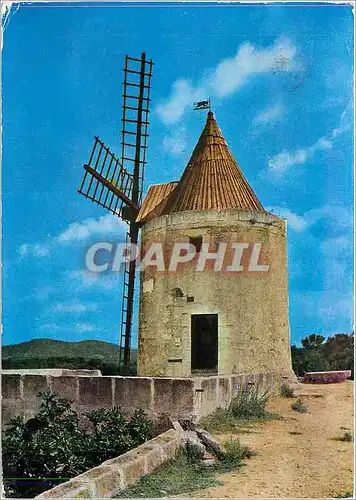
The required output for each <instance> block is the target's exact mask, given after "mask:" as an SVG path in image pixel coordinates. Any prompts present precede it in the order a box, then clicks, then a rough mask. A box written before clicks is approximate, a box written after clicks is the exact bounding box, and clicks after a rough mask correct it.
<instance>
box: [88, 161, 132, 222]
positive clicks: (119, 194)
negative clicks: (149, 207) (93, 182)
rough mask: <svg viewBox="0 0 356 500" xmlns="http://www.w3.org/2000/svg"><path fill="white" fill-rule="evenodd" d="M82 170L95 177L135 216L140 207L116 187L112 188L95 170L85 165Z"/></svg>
mask: <svg viewBox="0 0 356 500" xmlns="http://www.w3.org/2000/svg"><path fill="white" fill-rule="evenodd" d="M84 169H85V170H86V171H87V172H89V173H90V174H91V175H92V176H93V177H95V179H97V180H98V181H99V182H100V183H101V184H102V185H103V186H105V187H106V188H107V189H108V190H109V191H111V192H112V193H113V194H115V195H116V196H117V197H118V198H120V200H122V201H123V202H124V203H126V205H128V206H129V207H130V208H132V210H134V212H135V213H136V215H137V214H138V212H139V209H140V207H139V206H138V205H137V204H136V203H134V202H133V201H131V200H130V198H128V197H127V196H126V195H125V193H123V192H122V191H120V189H118V188H117V187H116V186H114V185H113V184H111V182H109V181H108V180H107V179H105V177H103V176H102V175H101V174H100V173H99V172H97V171H96V170H94V169H93V168H92V167H91V166H90V165H86V164H85V165H84Z"/></svg>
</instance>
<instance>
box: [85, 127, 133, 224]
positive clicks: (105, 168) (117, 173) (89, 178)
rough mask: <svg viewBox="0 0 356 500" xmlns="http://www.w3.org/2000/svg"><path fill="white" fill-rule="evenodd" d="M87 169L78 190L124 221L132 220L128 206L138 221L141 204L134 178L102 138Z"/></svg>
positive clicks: (98, 141)
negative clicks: (136, 199) (135, 197)
mask: <svg viewBox="0 0 356 500" xmlns="http://www.w3.org/2000/svg"><path fill="white" fill-rule="evenodd" d="M84 170H85V173H84V177H83V180H82V184H81V186H80V189H78V192H79V193H80V194H82V195H83V196H85V197H86V198H89V199H90V200H91V201H94V202H95V203H97V204H98V205H100V206H102V207H104V208H106V209H107V210H109V211H110V212H112V213H113V214H116V215H117V216H119V217H121V218H123V219H127V218H128V215H127V210H126V212H125V211H124V209H125V207H126V206H128V207H130V208H131V210H132V212H133V215H132V218H134V215H135V214H136V213H137V210H138V205H137V204H136V203H133V202H132V188H133V175H132V174H130V173H129V172H127V170H125V169H124V168H123V166H122V164H121V162H120V161H119V160H118V158H116V156H115V155H114V154H113V153H112V152H111V151H110V149H109V148H107V147H106V146H105V144H104V143H103V142H102V141H101V140H100V139H99V137H95V141H94V146H93V149H92V152H91V155H90V158H89V161H88V163H87V164H85V165H84Z"/></svg>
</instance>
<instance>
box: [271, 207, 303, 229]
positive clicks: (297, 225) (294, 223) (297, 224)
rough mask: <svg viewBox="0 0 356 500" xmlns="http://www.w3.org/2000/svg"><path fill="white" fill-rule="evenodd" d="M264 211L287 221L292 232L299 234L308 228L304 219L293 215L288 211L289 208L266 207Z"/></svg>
mask: <svg viewBox="0 0 356 500" xmlns="http://www.w3.org/2000/svg"><path fill="white" fill-rule="evenodd" d="M266 210H267V211H268V212H272V213H275V214H276V215H278V217H281V218H282V219H287V220H288V227H290V228H291V229H293V230H294V231H297V232H301V231H304V230H305V229H306V228H307V227H308V226H309V223H308V221H307V220H306V218H305V217H303V216H301V215H297V214H295V213H294V212H292V211H291V210H289V208H284V207H267V208H266Z"/></svg>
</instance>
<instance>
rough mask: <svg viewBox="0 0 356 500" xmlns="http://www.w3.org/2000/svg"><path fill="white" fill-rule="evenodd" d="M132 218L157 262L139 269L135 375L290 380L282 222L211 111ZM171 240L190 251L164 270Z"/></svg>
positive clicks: (143, 248)
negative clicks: (177, 173) (179, 163)
mask: <svg viewBox="0 0 356 500" xmlns="http://www.w3.org/2000/svg"><path fill="white" fill-rule="evenodd" d="M138 221H139V222H140V223H141V224H142V231H141V251H142V255H145V252H147V249H148V248H150V246H151V245H152V244H154V245H156V246H157V244H161V245H162V248H163V258H164V263H165V268H164V269H162V268H161V269H159V268H158V267H157V266H155V265H151V266H149V267H147V268H146V269H145V270H144V271H143V272H141V290H140V313H139V345H138V374H139V376H168V377H190V376H192V375H194V374H199V375H200V374H202V373H203V374H209V373H211V374H214V373H215V374H219V375H226V374H233V373H246V372H267V371H268V372H270V371H274V372H277V373H279V374H282V375H284V376H287V377H291V378H293V377H294V374H293V372H292V367H291V355H290V333H289V319H288V282H287V247H286V221H285V220H284V219H280V218H278V217H276V216H275V215H272V214H270V213H267V212H266V211H265V210H264V208H263V207H262V205H261V203H260V202H259V200H258V198H257V197H256V195H255V193H254V192H253V190H252V188H251V187H250V185H249V184H248V182H247V180H246V179H245V177H244V175H243V174H242V172H241V170H240V168H239V166H238V164H237V162H236V161H235V159H234V158H233V156H232V153H231V152H230V149H229V147H228V145H227V143H226V141H225V139H224V137H223V135H222V133H221V130H220V129H219V127H218V125H217V122H216V120H215V118H214V114H213V113H212V112H209V113H208V117H207V122H206V125H205V127H204V130H203V132H202V134H201V136H200V138H199V141H198V143H197V145H196V147H195V149H194V151H193V154H192V156H191V158H190V160H189V162H188V165H187V167H186V168H185V170H184V172H183V175H182V177H181V179H180V180H179V181H176V182H170V183H167V184H158V185H153V186H151V187H150V188H149V191H148V193H147V196H146V199H145V200H144V203H143V205H142V207H141V210H140V213H139V215H138ZM175 243H178V244H184V245H188V244H190V246H189V248H190V249H194V251H195V256H194V257H192V258H191V260H187V261H186V262H182V263H179V264H178V265H177V267H176V269H174V270H172V269H170V268H169V262H170V259H171V257H172V255H173V253H174V252H177V250H176V247H175ZM219 245H220V246H219ZM221 246H222V247H223V248H224V247H225V249H226V251H225V253H224V254H222V250H223V248H221ZM206 251H208V252H209V253H211V254H213V253H215V260H214V259H213V258H212V259H208V258H203V257H202V255H204V252H205V256H206ZM187 252H188V253H189V252H191V253H192V255H194V252H192V250H187ZM175 255H176V254H175ZM184 255H187V253H184V251H182V252H181V253H180V256H184ZM222 255H223V257H222ZM217 256H218V259H217V258H216V257H217ZM200 258H201V259H202V261H201V262H200V267H201V268H202V267H203V266H202V264H205V265H204V267H203V268H202V269H201V270H199V269H198V268H199V265H198V263H199V259H200ZM187 259H188V257H187ZM182 260H184V257H183V259H182Z"/></svg>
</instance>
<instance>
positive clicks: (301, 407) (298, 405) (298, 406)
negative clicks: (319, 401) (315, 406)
mask: <svg viewBox="0 0 356 500" xmlns="http://www.w3.org/2000/svg"><path fill="white" fill-rule="evenodd" d="M291 408H292V410H294V411H297V412H299V413H307V412H308V407H307V406H306V405H305V404H304V403H303V401H302V400H301V399H300V398H298V399H297V401H296V402H295V403H293V404H292V405H291Z"/></svg>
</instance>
